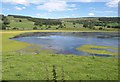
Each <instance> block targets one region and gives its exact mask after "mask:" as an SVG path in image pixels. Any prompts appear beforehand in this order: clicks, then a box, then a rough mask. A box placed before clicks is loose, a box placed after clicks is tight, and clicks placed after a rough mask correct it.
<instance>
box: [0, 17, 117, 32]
mask: <svg viewBox="0 0 120 82" xmlns="http://www.w3.org/2000/svg"><path fill="white" fill-rule="evenodd" d="M7 18H8V19H9V21H10V24H9V25H8V28H7V29H9V30H12V29H13V28H18V29H19V30H33V28H34V27H37V29H38V30H80V31H92V30H93V29H89V28H85V27H83V24H78V23H76V24H75V25H73V23H72V22H68V21H75V20H94V21H98V19H97V18H76V19H75V18H72V19H60V20H62V21H64V22H62V25H63V26H64V25H65V26H64V27H63V28H58V27H59V25H50V26H51V28H48V26H49V25H48V26H45V25H42V26H36V25H34V23H35V22H32V21H29V20H27V19H26V18H14V17H12V16H8V17H7ZM108 25H117V23H115V24H114V23H110V24H108ZM1 26H2V25H1V22H0V28H2V27H1ZM100 27H101V26H95V29H94V30H96V31H99V28H100ZM102 28H103V30H102V31H117V30H118V29H114V28H104V27H102ZM14 30H16V29H14Z"/></svg>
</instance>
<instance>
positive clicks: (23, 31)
mask: <svg viewBox="0 0 120 82" xmlns="http://www.w3.org/2000/svg"><path fill="white" fill-rule="evenodd" d="M26 32H118V31H103V30H90V31H87V30H86V31H85V30H84V31H81V30H20V31H18V30H7V31H0V33H26Z"/></svg>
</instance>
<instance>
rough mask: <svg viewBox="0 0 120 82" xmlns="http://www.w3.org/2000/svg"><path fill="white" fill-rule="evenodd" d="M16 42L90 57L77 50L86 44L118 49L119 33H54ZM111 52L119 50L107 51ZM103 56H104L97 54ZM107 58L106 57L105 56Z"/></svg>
mask: <svg viewBox="0 0 120 82" xmlns="http://www.w3.org/2000/svg"><path fill="white" fill-rule="evenodd" d="M14 39H15V40H18V41H22V42H28V43H31V44H40V45H42V46H43V47H44V49H52V50H54V51H55V53H58V54H76V55H89V54H88V53H85V52H81V51H78V50H76V48H77V47H80V46H82V45H85V44H92V45H100V46H112V47H118V33H104V32H94V33H93V32H91V33H90V32H84V33H81V32H61V33H60V32H58V33H56V32H52V33H49V32H48V33H45V32H42V33H31V34H27V36H26V35H22V37H21V36H19V37H18V38H14ZM107 50H108V51H111V52H117V50H111V49H107ZM96 55H98V56H100V55H101V56H102V55H103V54H96ZM104 56H105V55H104Z"/></svg>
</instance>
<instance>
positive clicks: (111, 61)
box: [0, 30, 118, 80]
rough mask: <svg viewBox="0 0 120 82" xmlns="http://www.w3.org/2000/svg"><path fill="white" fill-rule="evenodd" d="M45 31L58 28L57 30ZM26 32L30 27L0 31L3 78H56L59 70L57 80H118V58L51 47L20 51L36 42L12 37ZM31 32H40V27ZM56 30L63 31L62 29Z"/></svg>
mask: <svg viewBox="0 0 120 82" xmlns="http://www.w3.org/2000/svg"><path fill="white" fill-rule="evenodd" d="M43 31H44V32H55V30H49V31H45V30H43ZM43 31H39V32H43ZM61 31H62V30H61ZM25 32H30V31H3V32H0V34H2V45H3V47H2V51H3V52H2V53H3V54H2V60H3V61H2V66H3V68H2V69H3V70H2V76H3V78H2V79H3V80H47V79H49V80H52V79H53V73H55V72H56V76H57V80H61V79H65V80H118V59H117V58H113V57H92V56H89V57H88V56H75V55H63V54H59V55H58V54H50V53H49V52H48V51H41V52H40V53H36V54H23V53H18V52H16V51H17V50H20V49H24V48H26V47H29V46H33V45H31V44H28V43H24V42H18V41H14V40H11V39H9V38H11V37H13V36H15V35H18V34H21V33H25ZM31 32H38V30H34V31H31ZM56 32H60V30H58V31H56ZM62 32H64V31H62ZM69 32H70V31H69ZM34 46H36V45H34ZM53 65H55V67H56V68H55V69H54V70H55V71H53Z"/></svg>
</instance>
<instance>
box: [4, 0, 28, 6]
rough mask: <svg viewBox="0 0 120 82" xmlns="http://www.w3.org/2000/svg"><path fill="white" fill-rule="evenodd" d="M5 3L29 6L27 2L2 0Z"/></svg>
mask: <svg viewBox="0 0 120 82" xmlns="http://www.w3.org/2000/svg"><path fill="white" fill-rule="evenodd" d="M2 2H3V3H11V4H22V5H26V6H27V5H29V2H28V1H27V0H2Z"/></svg>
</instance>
